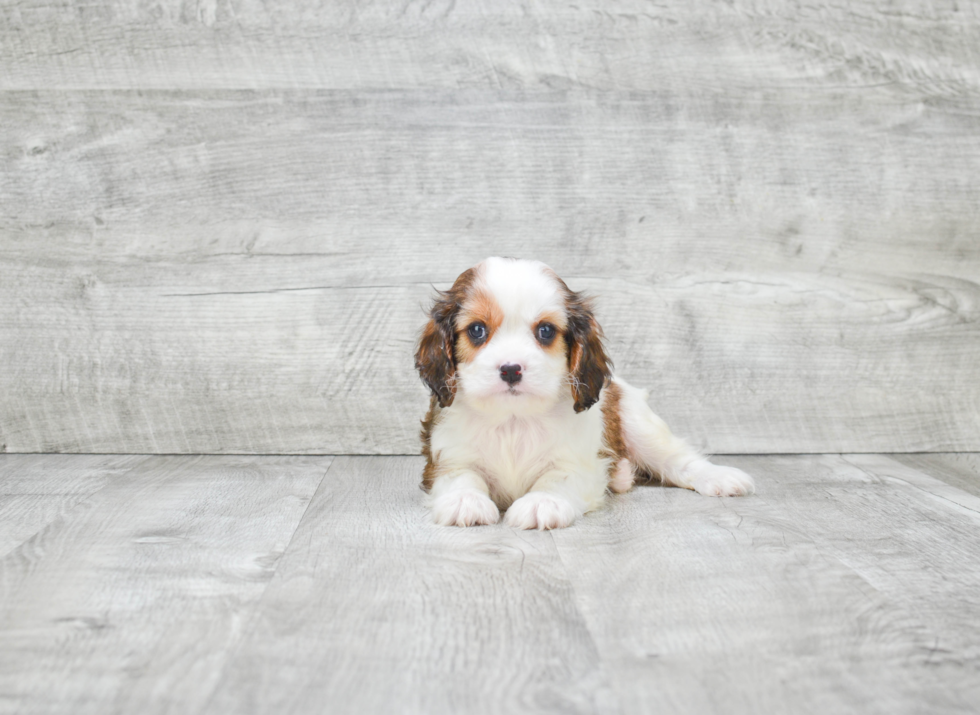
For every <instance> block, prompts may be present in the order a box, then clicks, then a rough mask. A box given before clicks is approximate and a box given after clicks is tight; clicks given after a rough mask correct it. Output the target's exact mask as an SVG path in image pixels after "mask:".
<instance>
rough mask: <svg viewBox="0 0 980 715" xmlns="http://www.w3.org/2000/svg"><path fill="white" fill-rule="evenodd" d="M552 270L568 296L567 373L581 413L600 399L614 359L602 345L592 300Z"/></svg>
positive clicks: (566, 296) (552, 273)
mask: <svg viewBox="0 0 980 715" xmlns="http://www.w3.org/2000/svg"><path fill="white" fill-rule="evenodd" d="M549 272H550V273H551V275H552V277H553V278H554V279H555V281H556V282H557V283H558V286H559V289H560V290H561V292H562V293H563V294H564V296H565V312H566V315H567V318H568V322H567V324H566V327H565V332H564V338H565V343H566V345H567V349H568V375H569V380H570V381H571V385H572V397H574V398H575V411H576V412H582V411H583V410H587V409H589V408H590V407H592V405H594V404H595V403H596V402H597V401H598V400H599V393H600V392H602V388H603V387H605V385H606V382H607V381H608V380H609V379H610V378H611V377H612V360H610V359H609V357H608V356H607V355H606V351H605V348H604V347H603V345H602V328H601V327H599V323H598V322H597V321H596V319H595V315H594V314H593V312H592V299H591V298H588V297H587V296H585V295H584V294H582V293H576V292H574V291H572V290H571V289H569V287H568V286H567V285H565V281H563V280H562V279H561V278H559V277H558V276H557V275H555V273H554V271H550V269H549Z"/></svg>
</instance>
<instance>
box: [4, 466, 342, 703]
mask: <svg viewBox="0 0 980 715" xmlns="http://www.w3.org/2000/svg"><path fill="white" fill-rule="evenodd" d="M8 459H11V457H10V456H5V457H3V459H2V460H0V462H2V463H4V464H5V463H6V461H7V460H8ZM84 459H86V458H83V459H80V460H77V463H78V464H79V465H80V466H83V465H85V464H86V462H85V461H84ZM117 459H118V458H117ZM73 460H74V458H73ZM89 461H91V460H89ZM330 461H331V460H330V458H310V457H291V458H282V457H277V458H271V457H270V458H261V459H260V458H254V457H250V458H240V457H193V458H191V457H151V458H142V459H141V461H139V462H138V463H137V464H135V465H132V467H131V468H130V469H128V470H125V471H123V470H120V469H119V468H118V467H117V466H115V465H114V464H112V463H108V464H107V465H106V471H105V473H104V475H103V476H104V478H105V480H106V483H105V485H104V486H103V487H102V488H101V489H100V490H99V491H97V492H96V493H94V494H92V495H91V496H89V497H88V498H86V499H84V500H82V501H80V502H78V503H76V504H74V505H73V506H72V507H71V508H69V509H65V510H64V511H63V513H61V514H60V515H59V516H58V518H57V519H55V520H53V521H51V522H49V523H48V524H47V525H46V526H45V527H44V528H43V529H42V530H41V531H39V532H37V533H36V534H34V535H33V536H31V537H30V538H29V539H27V540H25V541H24V542H23V543H22V544H20V545H19V546H18V547H17V548H16V549H14V550H12V551H10V552H9V553H7V554H6V555H5V556H4V557H3V559H2V560H0V633H2V638H0V642H2V646H0V712H4V713H15V712H16V713H19V714H24V715H26V714H27V713H59V712H72V713H93V714H94V713H100V714H101V713H107V712H120V713H130V712H132V713H135V712H139V713H163V712H172V713H187V712H193V711H195V709H197V708H199V707H200V706H201V705H202V704H203V702H206V700H207V697H208V695H209V694H210V691H211V690H210V689H211V688H213V686H214V683H215V682H216V681H215V678H216V677H217V676H218V674H219V673H220V671H221V666H222V664H223V662H224V660H225V659H226V657H227V655H228V653H229V652H230V651H231V650H232V649H233V647H234V645H235V643H237V642H238V641H239V640H240V638H241V636H242V635H243V630H242V629H243V624H244V621H245V614H246V611H247V610H248V609H249V608H250V607H251V606H252V605H254V603H255V602H256V601H257V599H258V597H259V596H260V595H261V593H262V591H263V590H264V588H265V586H266V584H267V583H268V580H269V578H270V577H271V576H272V573H273V570H274V568H275V564H276V561H277V560H278V558H279V557H280V555H281V554H282V552H283V551H284V549H285V548H286V545H287V544H288V543H289V539H290V537H291V535H292V533H293V531H294V529H295V527H296V525H297V523H298V522H299V519H300V517H301V515H302V514H303V512H304V510H305V509H306V506H307V505H308V503H309V500H310V498H311V497H312V495H313V493H314V491H315V489H316V487H317V485H318V484H319V483H320V480H321V479H322V477H323V474H324V472H325V471H326V469H327V467H328V466H329V463H330ZM36 464H37V465H38V467H41V466H42V465H44V464H45V462H42V461H40V460H38V461H37V462H36ZM0 466H2V465H0ZM19 479H20V478H19V477H17V474H16V470H15V469H7V468H5V469H4V471H3V473H2V476H0V483H3V484H8V483H15V484H16V483H17V482H18V480H19ZM21 481H22V480H21ZM38 481H39V482H41V483H42V484H43V483H44V480H42V479H39V480H38ZM60 481H63V482H64V483H65V484H67V485H69V486H70V485H71V484H72V481H71V480H69V479H63V480H60Z"/></svg>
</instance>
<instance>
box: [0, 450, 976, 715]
mask: <svg viewBox="0 0 980 715" xmlns="http://www.w3.org/2000/svg"><path fill="white" fill-rule="evenodd" d="M718 461H720V462H724V463H728V464H733V465H737V466H739V467H741V468H743V469H745V470H747V471H749V472H751V473H753V474H754V475H755V476H756V478H757V481H758V485H759V491H758V494H757V495H756V496H753V497H748V498H742V499H712V498H705V497H701V496H698V495H696V494H694V493H691V492H687V491H682V490H679V489H664V488H659V487H643V488H639V489H636V490H634V491H633V492H631V493H629V494H626V495H622V496H619V497H615V498H613V499H612V500H611V501H610V503H609V505H608V507H607V508H605V509H603V510H602V511H600V512H597V513H594V514H592V515H589V516H587V517H586V518H584V519H582V520H581V521H580V522H578V523H576V524H575V525H574V526H573V527H571V528H569V529H566V530H562V531H555V532H541V533H539V532H533V533H528V532H516V531H513V530H511V529H509V528H506V527H503V526H494V527H480V528H471V529H455V528H441V527H436V526H434V525H432V524H430V523H429V522H428V520H427V514H426V511H425V509H424V508H423V494H422V492H420V491H419V489H418V488H417V483H418V481H419V472H420V470H421V466H422V465H421V461H420V458H417V457H244V456H191V457H187V456H93V455H74V456H66V455H15V454H7V455H0V549H2V555H3V561H2V567H0V593H2V602H0V712H2V713H23V714H25V715H26V714H27V713H71V714H72V715H84V714H86V713H93V714H95V713H99V714H100V715H102V714H105V713H139V714H140V715H143V714H147V713H164V712H166V713H182V714H185V713H202V712H206V713H221V714H225V713H276V714H279V713H324V712H327V713H484V712H487V713H490V712H493V713H508V714H510V713H522V712H556V713H579V712H582V713H587V712H588V713H591V712H597V713H644V712H649V713H654V712H656V713H671V712H676V713H715V712H717V713H801V712H813V713H821V714H827V713H835V714H836V713H848V712H854V713H889V715H893V714H894V713H921V712H930V713H936V712H971V711H973V712H976V711H977V710H978V709H980V456H978V455H976V454H946V455H935V454H934V455H907V456H895V455H893V456H878V455H805V456H753V457H728V458H725V459H719V460H718Z"/></svg>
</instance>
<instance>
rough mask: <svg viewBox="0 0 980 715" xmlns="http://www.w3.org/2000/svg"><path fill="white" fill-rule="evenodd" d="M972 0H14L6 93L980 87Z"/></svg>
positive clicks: (4, 53) (2, 53)
mask: <svg viewBox="0 0 980 715" xmlns="http://www.w3.org/2000/svg"><path fill="white" fill-rule="evenodd" d="M978 15H980V13H978V10H977V8H976V6H975V5H974V4H973V3H962V2H949V1H945V2H929V1H927V0H898V1H896V2H889V3H888V4H887V5H886V6H882V5H881V4H880V3H876V2H873V1H872V0H855V1H854V2H849V3H836V4H835V3H826V2H818V3H810V4H802V3H793V2H765V1H761V0H749V1H743V0H738V1H733V2H730V3H725V4H723V5H719V4H716V3H711V2H707V0H694V1H692V2H686V3H660V4H651V3H647V2H642V0H618V1H617V2H615V3H608V2H603V1H602V0H584V1H583V2H576V3H574V4H569V3H563V2H559V1H558V0H545V1H543V2H534V3H530V2H525V1H523V0H499V1H498V2H480V1H479V0H440V1H437V2H428V1H424V2H412V1H409V2H400V3H336V2H324V1H323V0H305V1H304V2H288V3H282V2H272V1H269V0H259V1H256V0H230V1H229V2H217V1H216V0H200V2H196V3H187V2H182V1H181V0H158V1H156V2H153V3H146V2H141V1H140V0H102V1H101V2H97V3H89V4H86V5H83V6H79V5H77V4H76V3H72V2H69V1H68V0H55V1H54V2H51V1H48V0H7V1H6V2H4V3H3V4H2V5H0V27H2V28H4V37H3V39H4V42H3V43H0V66H3V67H4V69H5V71H4V73H3V75H0V89H37V88H39V87H53V88H68V89H82V88H93V89H102V88H113V89H120V88H122V89H130V88H131V89H218V88H220V89H224V88H246V89H252V88H267V87H285V88H306V89H310V88H335V89H336V88H354V89H371V90H378V89H390V88H406V87H410V88H415V87H421V88H450V89H456V88H459V87H463V88H488V87H490V88H500V87H503V88H518V89H525V88H531V89H535V88H545V89H554V88H564V87H568V86H586V87H596V88H600V89H614V90H626V91H646V90H650V89H659V88H661V87H663V86H665V85H667V86H675V87H689V86H691V85H694V86H710V87H730V88H734V89H742V88H745V87H752V88H755V87H758V86H760V85H766V86H771V85H780V84H798V83H800V82H801V81H805V80H813V79H817V80H824V81H827V82H828V83H836V84H852V85H854V86H858V87H862V86H866V85H868V84H886V83H887V84H892V85H896V86H898V87H900V88H906V87H908V88H912V89H914V90H918V91H921V90H922V89H926V90H928V92H929V93H930V95H933V96H952V97H957V98H958V97H963V96H969V95H970V94H972V93H975V92H976V90H977V88H978V86H980V72H978V69H977V67H978V64H980V62H978V50H977V42H976V40H977V34H978V24H980V22H978V21H980V17H978Z"/></svg>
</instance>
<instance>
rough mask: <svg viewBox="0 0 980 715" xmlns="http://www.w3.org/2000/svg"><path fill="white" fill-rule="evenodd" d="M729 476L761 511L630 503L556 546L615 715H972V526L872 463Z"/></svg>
mask: <svg viewBox="0 0 980 715" xmlns="http://www.w3.org/2000/svg"><path fill="white" fill-rule="evenodd" d="M726 461H727V462H728V463H731V464H734V465H736V466H739V467H741V468H744V469H747V470H749V471H751V472H752V473H753V474H755V475H756V478H757V480H758V484H759V493H758V496H756V497H751V498H745V499H727V500H712V499H703V498H699V497H698V496H697V495H695V494H693V493H690V492H684V491H681V490H669V489H657V488H647V489H640V490H636V491H634V492H633V493H631V494H628V495H625V496H624V497H618V498H616V499H615V500H614V502H613V503H612V505H611V506H610V507H609V508H608V509H606V510H605V511H604V512H602V513H599V514H597V515H595V516H594V517H592V518H591V519H586V520H584V521H583V522H581V524H580V525H579V526H578V527H577V528H575V529H569V530H565V531H560V532H554V537H555V540H556V543H557V545H558V550H559V554H560V555H561V558H562V560H563V562H564V563H565V564H566V565H567V566H568V570H569V578H570V580H571V581H572V584H573V587H574V589H575V593H576V595H577V596H578V598H579V604H580V607H581V608H582V611H583V614H584V615H585V619H586V623H587V624H588V627H589V630H590V632H592V633H593V635H594V638H595V641H596V647H597V648H598V650H599V653H600V657H601V659H602V662H603V666H604V672H605V673H607V674H608V677H609V678H610V681H611V684H612V687H613V689H614V691H615V692H617V693H618V694H620V705H621V706H622V709H623V712H664V711H666V712H725V713H741V712H744V713H758V712H794V713H809V712H812V713H825V712H841V713H849V712H855V713H857V712H860V713H869V712H873V713H879V712H880V713H895V712H900V713H914V712H922V711H923V709H926V710H935V711H937V712H971V711H972V710H973V708H975V704H976V702H977V697H978V695H980V686H978V682H980V681H978V680H977V679H976V670H977V667H978V663H980V652H978V650H977V648H976V643H977V633H976V630H977V626H976V622H975V619H974V617H973V614H975V613H976V611H977V608H978V607H980V596H978V595H977V594H978V593H980V590H978V588H977V587H978V585H980V584H978V583H977V581H978V578H980V576H978V574H977V572H976V570H975V569H973V568H972V567H966V568H964V566H965V565H966V564H967V563H973V562H974V561H975V559H976V550H977V541H976V538H975V535H976V530H977V527H978V526H980V511H972V510H967V509H962V508H960V507H959V506H958V505H955V504H952V503H951V502H948V501H944V500H942V499H931V498H925V499H923V498H922V495H923V491H922V490H921V488H920V487H918V486H916V485H915V484H912V483H909V482H907V481H905V480H900V479H896V478H894V476H893V475H894V473H895V469H896V467H897V468H898V469H901V468H902V467H901V465H898V464H897V463H896V462H893V461H890V460H888V459H886V458H884V457H878V456H868V455H861V456H857V457H849V458H841V457H837V456H811V457H752V458H748V457H743V458H738V459H736V458H728V459H727V460H726ZM906 476H908V474H907V473H906ZM917 479H918V480H921V481H926V482H929V481H931V482H933V483H934V485H941V486H942V487H945V486H946V485H942V483H941V482H939V481H938V480H933V479H931V478H930V477H928V476H927V475H921V474H920V475H919V476H918V477H917ZM914 481H916V480H913V482H914ZM928 494H929V496H934V495H932V494H931V493H928ZM961 494H962V493H961ZM962 496H963V497H969V498H973V497H970V495H967V494H962ZM976 503H977V504H980V501H977V502H976ZM951 507H952V508H951ZM926 703H928V705H926Z"/></svg>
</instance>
